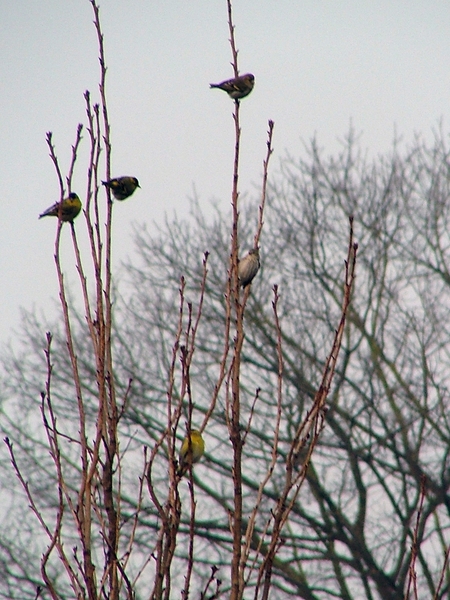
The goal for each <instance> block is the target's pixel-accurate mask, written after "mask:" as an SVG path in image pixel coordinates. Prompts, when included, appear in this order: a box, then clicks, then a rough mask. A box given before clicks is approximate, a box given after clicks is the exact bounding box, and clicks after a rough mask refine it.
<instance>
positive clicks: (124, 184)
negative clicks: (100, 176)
mask: <svg viewBox="0 0 450 600" xmlns="http://www.w3.org/2000/svg"><path fill="white" fill-rule="evenodd" d="M102 184H103V185H106V187H109V189H110V190H111V192H112V194H113V196H114V198H115V199H116V200H125V199H126V198H129V197H130V196H131V195H132V194H133V193H134V191H135V189H136V188H140V187H141V186H140V185H139V181H138V180H137V179H136V177H128V176H127V175H126V176H124V177H116V178H114V179H110V180H109V181H102Z"/></svg>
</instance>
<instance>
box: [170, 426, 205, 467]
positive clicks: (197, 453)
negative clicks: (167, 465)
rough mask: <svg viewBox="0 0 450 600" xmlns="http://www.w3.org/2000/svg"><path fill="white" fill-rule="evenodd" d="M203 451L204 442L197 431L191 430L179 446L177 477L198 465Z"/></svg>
mask: <svg viewBox="0 0 450 600" xmlns="http://www.w3.org/2000/svg"><path fill="white" fill-rule="evenodd" d="M204 451H205V442H204V440H203V438H202V434H201V433H200V431H199V430H198V429H191V433H190V435H189V436H186V437H185V438H184V440H183V443H182V444H181V448H180V454H179V456H178V469H177V475H178V477H180V478H181V477H183V475H184V474H185V473H186V472H187V471H188V469H189V466H191V465H193V464H195V463H198V461H199V460H200V459H201V457H202V456H203V453H204Z"/></svg>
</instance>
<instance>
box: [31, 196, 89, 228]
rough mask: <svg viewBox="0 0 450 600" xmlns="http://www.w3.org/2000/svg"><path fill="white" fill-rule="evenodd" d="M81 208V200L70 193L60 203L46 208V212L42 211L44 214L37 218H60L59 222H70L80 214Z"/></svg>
mask: <svg viewBox="0 0 450 600" xmlns="http://www.w3.org/2000/svg"><path fill="white" fill-rule="evenodd" d="M81 206H82V205H81V200H80V199H79V198H78V196H77V195H76V194H75V193H74V192H72V193H71V194H69V196H68V197H67V198H65V199H64V200H63V201H62V202H56V204H54V205H53V206H50V208H47V210H44V212H43V213H42V214H40V215H39V218H40V219H42V217H61V221H65V222H67V221H70V222H72V221H73V220H74V219H75V217H76V216H77V215H78V214H79V213H80V211H81Z"/></svg>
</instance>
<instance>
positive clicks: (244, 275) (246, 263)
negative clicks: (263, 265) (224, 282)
mask: <svg viewBox="0 0 450 600" xmlns="http://www.w3.org/2000/svg"><path fill="white" fill-rule="evenodd" d="M259 267H260V262H259V248H252V249H251V250H250V252H249V253H248V254H247V255H246V256H244V258H242V259H241V260H240V261H239V265H238V277H239V283H240V284H241V285H242V287H245V286H246V285H249V284H250V283H251V282H252V281H253V279H254V277H255V275H256V273H257V272H258V271H259Z"/></svg>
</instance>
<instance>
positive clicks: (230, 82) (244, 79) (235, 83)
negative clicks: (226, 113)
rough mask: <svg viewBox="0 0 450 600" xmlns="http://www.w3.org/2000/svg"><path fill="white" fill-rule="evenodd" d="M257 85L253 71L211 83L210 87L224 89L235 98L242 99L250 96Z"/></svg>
mask: <svg viewBox="0 0 450 600" xmlns="http://www.w3.org/2000/svg"><path fill="white" fill-rule="evenodd" d="M254 85H255V77H254V75H252V74H251V73H246V74H245V75H240V76H239V77H233V79H227V80H226V81H222V83H210V84H209V87H210V88H219V89H220V90H224V91H225V92H226V93H227V94H228V95H229V96H230V98H232V99H233V100H240V99H241V98H245V96H248V95H249V94H250V92H251V91H252V89H253V86H254Z"/></svg>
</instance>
